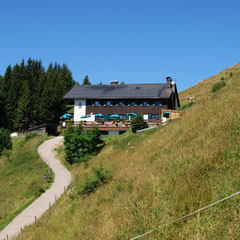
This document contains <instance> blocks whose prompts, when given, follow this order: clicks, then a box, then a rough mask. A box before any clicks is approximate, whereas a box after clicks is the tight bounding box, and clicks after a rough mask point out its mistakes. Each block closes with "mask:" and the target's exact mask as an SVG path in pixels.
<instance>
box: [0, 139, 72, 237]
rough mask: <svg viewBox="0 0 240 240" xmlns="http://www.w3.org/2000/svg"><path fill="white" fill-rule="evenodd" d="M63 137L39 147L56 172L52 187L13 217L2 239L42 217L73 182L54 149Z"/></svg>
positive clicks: (2, 232)
mask: <svg viewBox="0 0 240 240" xmlns="http://www.w3.org/2000/svg"><path fill="white" fill-rule="evenodd" d="M62 139H63V137H55V138H53V139H50V140H47V141H45V142H44V143H43V144H41V145H40V146H39V148H38V152H39V154H40V156H41V158H42V159H43V161H45V162H46V163H47V164H48V165H49V166H50V167H51V169H52V171H53V172H54V174H55V178H54V183H53V184H52V186H51V188H50V189H48V190H47V191H46V192H45V193H43V194H42V195H41V196H40V197H39V198H37V199H36V200H35V201H34V202H33V203H32V204H31V205H30V206H29V207H27V208H26V209H25V210H23V211H22V212H21V213H20V214H19V215H18V216H17V217H15V218H14V219H13V221H12V222H11V223H9V224H8V225H7V226H6V227H5V228H4V229H3V230H2V231H1V232H0V240H4V239H5V240H7V239H11V238H12V237H14V236H16V235H17V234H18V233H20V232H21V229H23V228H24V226H27V225H31V224H33V223H34V222H35V220H36V219H38V218H40V217H41V216H42V214H43V213H45V212H46V211H47V210H48V209H49V206H52V205H53V204H54V203H55V201H56V199H58V198H59V197H60V196H61V195H62V194H63V193H64V190H65V189H66V188H67V187H68V186H69V184H70V182H71V174H70V173H69V171H68V170H67V169H66V168H65V167H64V166H63V165H62V164H61V163H60V162H59V160H58V159H57V158H56V157H55V153H54V152H53V149H54V148H55V146H56V144H58V143H59V142H61V141H62Z"/></svg>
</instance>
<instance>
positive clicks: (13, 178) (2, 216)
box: [0, 136, 50, 230]
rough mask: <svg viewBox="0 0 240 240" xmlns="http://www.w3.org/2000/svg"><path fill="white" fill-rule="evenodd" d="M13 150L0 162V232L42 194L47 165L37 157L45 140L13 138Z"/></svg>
mask: <svg viewBox="0 0 240 240" xmlns="http://www.w3.org/2000/svg"><path fill="white" fill-rule="evenodd" d="M12 140H13V149H12V150H11V151H9V152H8V153H7V154H5V155H4V156H2V157H1V158H0V230H2V229H3V228H4V227H5V226H6V225H7V224H8V223H9V222H11V220H12V219H13V218H14V217H15V216H16V215H18V214H19V213H20V212H21V211H22V210H23V209H24V208H26V207H27V206H28V205H29V204H30V203H31V202H33V201H34V200H35V199H36V198H37V197H39V195H41V194H42V192H44V191H45V190H46V189H47V188H48V187H49V186H50V183H48V182H45V181H44V179H43V176H44V174H46V173H47V172H48V167H47V165H46V164H45V163H44V162H43V161H42V160H41V159H40V157H39V156H38V154H37V147H38V146H39V145H40V143H42V142H43V141H44V140H46V137H40V136H37V137H35V138H34V139H30V140H29V141H27V142H25V138H13V139H12Z"/></svg>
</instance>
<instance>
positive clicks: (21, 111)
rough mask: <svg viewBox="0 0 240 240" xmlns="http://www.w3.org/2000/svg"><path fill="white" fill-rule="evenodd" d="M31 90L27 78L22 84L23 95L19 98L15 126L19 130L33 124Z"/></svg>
mask: <svg viewBox="0 0 240 240" xmlns="http://www.w3.org/2000/svg"><path fill="white" fill-rule="evenodd" d="M30 96H31V92H30V90H29V87H28V82H27V80H25V81H24V83H23V86H22V95H21V97H20V99H19V100H18V108H17V116H16V119H15V122H14V128H15V129H19V130H25V129H28V128H29V126H30V124H31V101H30Z"/></svg>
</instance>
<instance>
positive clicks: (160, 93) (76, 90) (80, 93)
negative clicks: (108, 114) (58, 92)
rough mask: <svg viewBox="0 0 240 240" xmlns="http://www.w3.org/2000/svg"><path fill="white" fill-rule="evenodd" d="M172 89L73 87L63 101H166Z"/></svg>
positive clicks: (116, 86) (114, 86) (160, 85)
mask: <svg viewBox="0 0 240 240" xmlns="http://www.w3.org/2000/svg"><path fill="white" fill-rule="evenodd" d="M171 94H172V88H167V87H166V84H123V85H75V86H74V87H73V88H72V89H71V90H70V91H69V92H68V93H67V94H66V95H65V96H64V97H63V98H64V99H144V98H145V99H147V98H148V99H151V98H152V99H154V98H155V99H156V98H159V99H166V98H169V97H170V96H171Z"/></svg>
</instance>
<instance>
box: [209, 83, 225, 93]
mask: <svg viewBox="0 0 240 240" xmlns="http://www.w3.org/2000/svg"><path fill="white" fill-rule="evenodd" d="M225 86H226V83H225V82H224V81H221V82H217V83H215V84H214V85H213V87H212V92H217V91H218V90H219V89H221V88H222V87H225Z"/></svg>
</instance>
